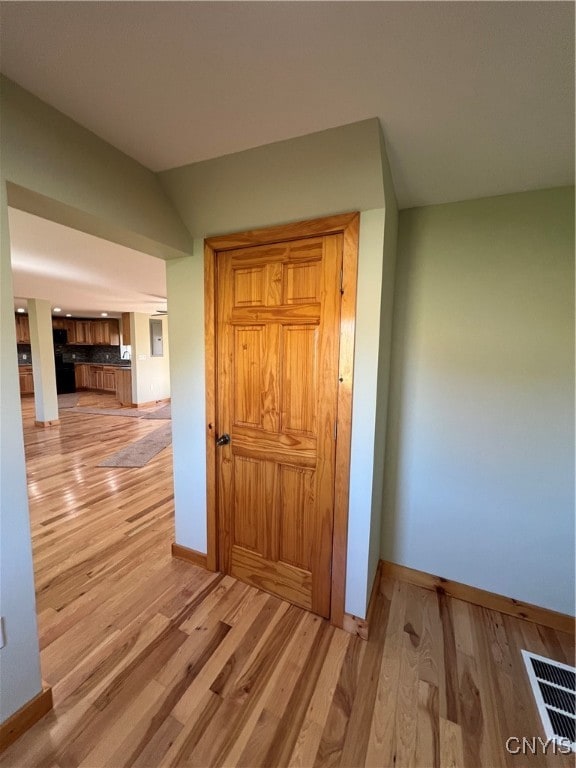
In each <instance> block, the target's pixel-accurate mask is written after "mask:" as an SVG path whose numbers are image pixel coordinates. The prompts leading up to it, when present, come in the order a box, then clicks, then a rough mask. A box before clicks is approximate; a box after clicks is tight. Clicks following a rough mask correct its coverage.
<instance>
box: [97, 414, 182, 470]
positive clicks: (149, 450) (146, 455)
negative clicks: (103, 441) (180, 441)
mask: <svg viewBox="0 0 576 768" xmlns="http://www.w3.org/2000/svg"><path fill="white" fill-rule="evenodd" d="M171 442H172V424H171V423H169V424H163V425H162V426H161V427H158V429H155V430H154V432H150V434H149V435H146V437H143V438H141V439H140V440H136V442H135V443H131V444H130V445H128V446H126V448H122V449H121V450H120V451H117V452H116V453H113V454H112V455H111V456H108V457H107V458H106V459H104V461H101V462H100V464H98V466H99V467H143V466H144V465H145V464H148V462H149V461H150V459H153V458H154V456H156V454H157V453H160V451H162V450H164V448H166V447H167V446H169V445H170V443H171Z"/></svg>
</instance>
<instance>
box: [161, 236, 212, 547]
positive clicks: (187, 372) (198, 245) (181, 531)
mask: <svg viewBox="0 0 576 768" xmlns="http://www.w3.org/2000/svg"><path fill="white" fill-rule="evenodd" d="M166 278H167V286H168V306H169V310H170V311H169V314H168V322H169V327H170V378H171V381H172V414H173V419H172V444H173V447H174V451H173V455H174V502H175V507H176V517H175V519H176V541H177V542H178V543H179V544H182V545H183V546H185V547H188V548H190V549H195V550H197V551H198V552H206V549H207V534H206V439H205V435H206V408H205V398H206V392H205V377H204V242H203V241H202V240H195V241H194V256H193V257H192V258H189V259H176V260H173V261H170V262H168V264H167V265H166Z"/></svg>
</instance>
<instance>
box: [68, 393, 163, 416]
mask: <svg viewBox="0 0 576 768" xmlns="http://www.w3.org/2000/svg"><path fill="white" fill-rule="evenodd" d="M59 397H64V395H59ZM58 402H60V401H58ZM74 406H76V403H74ZM60 407H61V408H68V409H69V410H70V411H72V413H90V414H94V415H95V416H128V417H129V418H131V419H171V418H172V414H171V410H170V403H168V405H164V406H163V407H162V408H157V409H156V410H155V411H140V410H138V408H91V407H90V406H88V405H78V406H77V407H73V406H70V405H64V406H60Z"/></svg>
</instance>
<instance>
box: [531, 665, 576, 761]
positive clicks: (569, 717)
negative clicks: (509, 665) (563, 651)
mask: <svg viewBox="0 0 576 768" xmlns="http://www.w3.org/2000/svg"><path fill="white" fill-rule="evenodd" d="M522 656H523V657H524V664H525V665H526V671H527V672H528V677H529V679H530V684H531V686H532V691H533V693H534V699H535V701H536V705H537V707H538V711H539V712H540V718H541V720H542V725H543V726H544V731H545V733H546V737H547V738H548V739H554V741H556V742H558V743H559V744H561V745H562V746H566V745H567V744H570V745H571V747H572V751H573V752H576V669H575V668H574V667H569V666H568V665H567V664H561V663H560V662H559V661H552V659H546V658H544V656H538V655H537V654H536V653H529V652H528V651H522Z"/></svg>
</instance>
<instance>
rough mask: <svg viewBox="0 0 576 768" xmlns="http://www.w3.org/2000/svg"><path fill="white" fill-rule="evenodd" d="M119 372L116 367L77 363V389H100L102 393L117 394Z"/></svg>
mask: <svg viewBox="0 0 576 768" xmlns="http://www.w3.org/2000/svg"><path fill="white" fill-rule="evenodd" d="M117 370H118V368H117V367H116V366H114V365H97V364H95V363H76V366H75V375H76V389H98V390H100V391H101V392H116V372H117ZM128 372H129V371H128Z"/></svg>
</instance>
